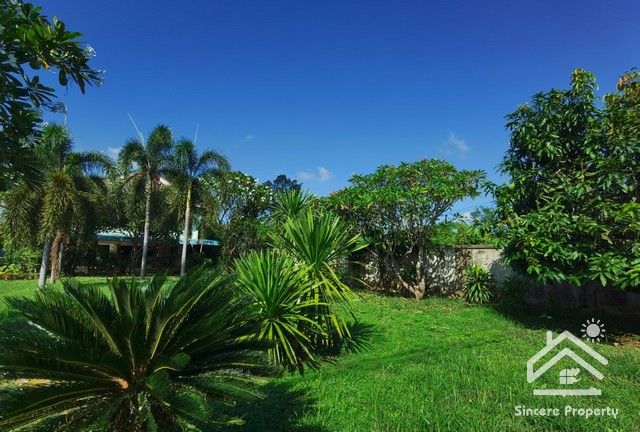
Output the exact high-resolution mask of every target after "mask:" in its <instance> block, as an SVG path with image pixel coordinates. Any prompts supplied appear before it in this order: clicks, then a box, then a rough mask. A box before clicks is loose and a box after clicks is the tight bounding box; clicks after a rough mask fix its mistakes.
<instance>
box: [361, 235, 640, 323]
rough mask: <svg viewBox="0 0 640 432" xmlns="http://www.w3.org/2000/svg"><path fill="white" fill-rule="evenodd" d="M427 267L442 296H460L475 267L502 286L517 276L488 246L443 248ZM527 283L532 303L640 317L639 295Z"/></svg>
mask: <svg viewBox="0 0 640 432" xmlns="http://www.w3.org/2000/svg"><path fill="white" fill-rule="evenodd" d="M364 261H365V262H367V263H368V266H367V267H366V270H365V271H364V273H363V274H362V276H361V277H363V279H365V280H367V281H368V282H369V283H371V282H372V281H373V280H375V278H376V274H375V272H376V271H377V269H376V268H375V267H376V266H375V265H374V262H375V260H374V259H373V257H372V256H371V255H369V257H368V258H366V259H365V260H364ZM427 265H428V266H429V267H430V268H431V269H432V270H433V271H432V272H431V275H430V277H429V278H428V280H427V283H428V285H429V287H430V290H429V292H430V293H435V294H440V295H459V294H460V293H461V291H462V285H463V282H464V271H465V269H466V268H468V267H469V266H472V265H479V266H481V267H483V268H485V269H487V270H489V271H490V272H491V274H492V275H493V277H494V279H495V280H496V283H497V285H498V286H499V285H500V284H501V283H502V282H503V281H504V280H505V278H506V277H507V276H508V275H510V274H513V273H514V272H513V270H512V269H511V268H509V267H508V266H506V265H505V264H504V261H503V257H502V251H501V250H500V249H496V248H494V247H492V246H484V245H480V246H451V247H445V248H442V249H440V250H439V251H438V252H437V253H436V254H434V255H432V256H431V257H430V258H429V259H428V262H427ZM523 279H525V278H523ZM525 283H526V284H527V288H526V292H525V298H524V300H525V302H526V303H529V304H537V305H550V306H555V307H561V308H569V309H582V310H588V311H593V312H595V313H597V312H605V313H611V314H625V315H627V314H631V315H640V293H638V292H632V291H630V290H621V289H619V288H615V287H611V286H604V287H603V286H602V285H600V284H599V283H592V284H588V285H585V286H581V287H578V286H574V285H569V284H566V283H552V284H547V285H543V284H539V283H535V282H533V281H531V282H525Z"/></svg>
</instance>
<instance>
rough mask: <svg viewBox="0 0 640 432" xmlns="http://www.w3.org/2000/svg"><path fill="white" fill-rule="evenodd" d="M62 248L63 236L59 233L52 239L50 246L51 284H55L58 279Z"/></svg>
mask: <svg viewBox="0 0 640 432" xmlns="http://www.w3.org/2000/svg"><path fill="white" fill-rule="evenodd" d="M63 248H64V234H63V233H62V232H60V231H58V233H57V234H56V236H55V238H54V239H53V245H52V246H51V276H50V279H51V283H56V281H57V280H58V278H59V277H60V266H61V263H62V249H63Z"/></svg>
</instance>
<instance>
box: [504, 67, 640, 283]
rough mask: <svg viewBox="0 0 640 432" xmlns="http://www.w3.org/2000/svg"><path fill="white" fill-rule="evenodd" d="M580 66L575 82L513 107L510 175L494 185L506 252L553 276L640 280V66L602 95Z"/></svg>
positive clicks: (514, 262) (516, 263)
mask: <svg viewBox="0 0 640 432" xmlns="http://www.w3.org/2000/svg"><path fill="white" fill-rule="evenodd" d="M597 88H598V87H597V84H596V81H595V77H594V76H593V75H592V74H590V73H588V72H586V71H584V70H581V69H577V70H576V71H574V72H573V74H572V76H571V88H570V89H568V90H551V91H549V92H546V93H538V94H536V95H534V96H533V98H532V100H531V102H530V103H528V104H524V105H521V106H520V107H519V108H518V109H517V110H516V111H515V112H514V113H512V114H510V115H509V116H507V118H508V121H509V122H508V124H507V128H508V129H509V130H510V132H511V138H510V141H511V145H510V148H509V150H508V151H507V153H506V155H505V157H504V160H503V162H502V164H501V166H500V167H501V170H502V173H503V174H505V175H508V176H509V177H510V178H511V180H510V182H508V183H506V184H504V185H502V186H499V187H496V188H495V190H494V193H495V196H496V203H497V208H498V213H499V217H500V219H501V222H500V223H499V224H498V226H497V228H498V230H499V231H500V236H501V238H502V246H503V247H504V248H505V258H506V260H507V262H508V264H510V265H511V266H512V267H513V268H514V269H516V270H517V271H518V272H520V273H522V274H525V275H528V276H531V277H534V278H536V279H538V280H539V281H541V282H543V283H545V282H548V281H558V282H561V281H567V282H569V283H572V284H577V285H581V284H585V283H588V282H590V281H592V280H596V281H599V282H600V283H602V284H603V285H606V284H613V285H618V286H620V287H621V288H626V287H634V286H639V285H640V259H639V258H638V254H639V253H640V203H639V202H638V199H639V198H640V132H639V131H640V72H637V71H632V72H630V73H627V74H625V75H623V76H622V77H621V78H620V81H619V82H618V91H617V92H616V93H614V94H608V95H606V96H605V97H604V104H602V103H600V102H599V100H598V99H599V97H598V96H597V94H596V90H597Z"/></svg>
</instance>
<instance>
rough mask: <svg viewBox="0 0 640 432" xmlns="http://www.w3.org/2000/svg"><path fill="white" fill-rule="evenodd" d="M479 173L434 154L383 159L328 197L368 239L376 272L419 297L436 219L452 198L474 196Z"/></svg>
mask: <svg viewBox="0 0 640 432" xmlns="http://www.w3.org/2000/svg"><path fill="white" fill-rule="evenodd" d="M484 178H485V175H484V173H483V172H482V171H467V170H463V171H458V170H457V169H456V168H455V167H454V166H453V165H452V164H450V163H448V162H445V161H442V160H439V159H424V160H421V161H418V162H414V163H402V164H400V165H398V166H393V165H384V166H381V167H379V168H378V169H377V170H376V171H375V172H374V173H372V174H368V175H354V176H353V177H351V179H350V180H349V181H350V182H351V186H349V187H347V188H345V189H343V190H341V191H339V192H337V193H335V194H333V195H332V196H330V197H329V202H330V203H331V205H332V206H334V207H335V208H337V209H339V210H340V212H341V213H342V214H343V215H345V217H346V218H347V219H348V220H350V221H351V223H352V224H354V225H355V226H357V227H358V229H359V230H360V231H361V232H362V234H363V235H364V236H365V238H366V239H367V240H369V241H371V243H372V245H373V247H374V251H375V253H376V256H377V258H378V266H379V271H380V273H381V274H383V276H389V277H390V279H391V280H392V281H395V282H397V283H398V284H399V285H400V287H401V288H402V289H403V290H406V291H408V292H410V293H411V294H413V295H414V296H415V297H416V298H417V299H421V298H422V297H424V295H425V294H426V292H427V290H428V288H429V287H428V286H427V279H426V276H427V275H428V272H429V270H430V269H429V268H428V266H427V258H428V255H429V252H430V251H431V247H432V243H431V242H430V241H429V238H430V236H431V235H432V234H433V233H434V230H435V227H436V224H437V223H438V221H440V220H441V219H442V217H443V216H444V214H445V213H447V212H448V211H450V210H451V208H452V206H453V205H454V204H455V203H456V202H457V201H459V200H462V199H464V198H469V197H476V196H478V195H479V190H478V188H479V183H480V182H481V181H483V180H484Z"/></svg>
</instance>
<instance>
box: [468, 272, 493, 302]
mask: <svg viewBox="0 0 640 432" xmlns="http://www.w3.org/2000/svg"><path fill="white" fill-rule="evenodd" d="M494 285H495V284H494V280H493V276H492V275H491V273H489V271H488V270H486V269H484V268H483V267H481V266H479V265H474V266H471V267H469V268H468V269H467V270H466V272H465V279H464V295H465V298H466V299H467V301H468V302H470V303H488V302H490V301H491V299H493V288H494Z"/></svg>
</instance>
